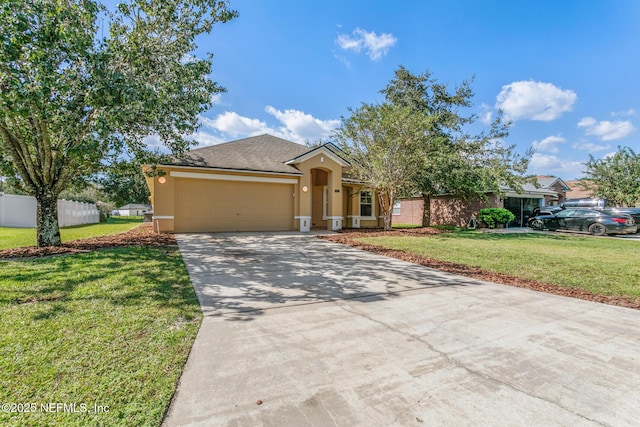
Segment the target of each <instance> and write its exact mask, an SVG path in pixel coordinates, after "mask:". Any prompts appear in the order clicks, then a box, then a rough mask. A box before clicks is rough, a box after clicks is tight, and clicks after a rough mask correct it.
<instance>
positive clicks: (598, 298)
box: [320, 227, 640, 309]
mask: <svg viewBox="0 0 640 427" xmlns="http://www.w3.org/2000/svg"><path fill="white" fill-rule="evenodd" d="M446 232H447V231H443V230H438V229H435V228H428V227H425V228H415V229H406V230H393V231H380V230H358V231H352V230H344V231H343V232H341V233H340V234H334V235H326V236H320V237H321V238H323V239H326V240H329V241H332V242H335V243H341V244H343V245H349V246H353V247H355V248H358V249H362V250H365V251H370V252H375V253H377V254H380V255H385V256H388V257H391V258H396V259H400V260H403V261H407V262H411V263H414V264H420V265H423V266H425V267H429V268H433V269H436V270H441V271H446V272H449V273H453V274H459V275H461V276H466V277H472V278H474V279H478V280H484V281H487V282H493V283H500V284H503V285H509V286H515V287H518V288H526V289H532V290H534V291H539V292H546V293H549V294H555V295H562V296H567V297H572V298H579V299H584V300H588V301H595V302H600V303H605V304H610V305H617V306H621V307H628V308H635V309H640V298H636V299H635V300H630V299H628V298H624V297H615V296H610V295H600V294H594V293H592V292H588V291H585V290H582V289H577V288H563V287H561V286H558V285H552V284H548V283H542V282H538V281H536V280H531V279H524V278H520V277H515V276H509V275H506V274H502V273H492V272H489V271H484V270H481V269H479V268H476V267H469V266H467V265H462V264H455V263H452V262H447V261H440V260H435V259H431V258H428V257H425V256H421V255H416V254H410V253H407V252H403V251H399V250H395V249H387V248H383V247H380V246H374V245H370V244H366V243H362V242H358V241H357V240H356V239H357V238H361V237H371V235H372V233H375V234H376V236H420V235H422V236H424V235H431V234H438V233H446Z"/></svg>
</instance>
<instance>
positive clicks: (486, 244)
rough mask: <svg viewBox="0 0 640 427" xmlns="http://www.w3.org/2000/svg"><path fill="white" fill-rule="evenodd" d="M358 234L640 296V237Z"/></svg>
mask: <svg viewBox="0 0 640 427" xmlns="http://www.w3.org/2000/svg"><path fill="white" fill-rule="evenodd" d="M357 240H358V241H362V242H365V243H368V244H372V245H376V246H383V247H385V248H390V249H396V250H401V251H405V252H409V253H413V254H417V255H421V256H426V257H429V258H432V259H436V260H441V261H448V262H453V263H457V264H463V265H468V266H472V267H478V268H481V269H482V270H485V271H490V272H498V273H503V274H508V275H510V276H515V277H521V278H525V279H532V280H537V281H539V282H542V283H550V284H555V285H558V286H562V287H566V288H569V287H575V288H580V289H584V290H586V291H590V292H593V293H597V294H601V295H611V296H623V297H629V298H633V299H635V298H639V297H640V264H639V263H638V260H639V259H640V242H637V241H628V240H627V241H626V240H621V239H613V238H593V237H587V236H564V235H553V234H538V233H531V234H499V233H495V234H494V233H479V232H470V231H457V232H453V233H443V234H437V235H429V236H424V237H422V236H420V237H413V236H380V237H367V238H359V239H357Z"/></svg>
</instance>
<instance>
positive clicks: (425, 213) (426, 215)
mask: <svg viewBox="0 0 640 427" xmlns="http://www.w3.org/2000/svg"><path fill="white" fill-rule="evenodd" d="M422 201H423V203H422V208H423V209H422V226H423V227H430V226H431V196H429V195H428V194H423V195H422Z"/></svg>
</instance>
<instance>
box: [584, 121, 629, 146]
mask: <svg viewBox="0 0 640 427" xmlns="http://www.w3.org/2000/svg"><path fill="white" fill-rule="evenodd" d="M578 127H579V128H585V133H586V134H587V135H593V136H596V137H598V138H599V139H600V141H613V140H615V139H621V138H625V137H627V136H629V135H631V134H632V133H633V132H634V131H635V130H636V128H634V127H633V125H632V124H631V122H630V121H628V120H625V121H620V120H618V121H615V122H610V121H608V120H603V121H601V122H598V121H597V120H596V119H594V118H593V117H584V118H582V120H580V121H579V122H578Z"/></svg>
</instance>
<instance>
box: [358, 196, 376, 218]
mask: <svg viewBox="0 0 640 427" xmlns="http://www.w3.org/2000/svg"><path fill="white" fill-rule="evenodd" d="M360 216H364V217H373V191H371V190H362V191H360Z"/></svg>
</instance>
